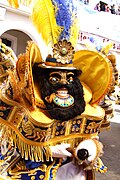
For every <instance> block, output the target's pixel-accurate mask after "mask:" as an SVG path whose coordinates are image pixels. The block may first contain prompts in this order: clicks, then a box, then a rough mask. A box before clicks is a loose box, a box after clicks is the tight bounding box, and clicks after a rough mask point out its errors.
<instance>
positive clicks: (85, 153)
mask: <svg viewBox="0 0 120 180" xmlns="http://www.w3.org/2000/svg"><path fill="white" fill-rule="evenodd" d="M77 157H78V158H79V159H80V160H85V159H87V158H88V157H89V153H88V150H87V149H79V150H78V152H77Z"/></svg>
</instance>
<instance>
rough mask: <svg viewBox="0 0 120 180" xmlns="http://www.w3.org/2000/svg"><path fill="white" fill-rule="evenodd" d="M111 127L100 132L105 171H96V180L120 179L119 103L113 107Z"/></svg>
mask: <svg viewBox="0 0 120 180" xmlns="http://www.w3.org/2000/svg"><path fill="white" fill-rule="evenodd" d="M110 121H111V129H110V130H106V131H103V132H101V133H100V141H101V142H102V143H103V145H104V154H103V156H102V158H101V159H102V161H103V163H104V165H105V166H107V168H108V171H107V172H106V173H102V174H100V173H98V172H97V173H96V180H109V179H110V180H120V105H115V107H114V117H113V118H112V119H111V120H110Z"/></svg>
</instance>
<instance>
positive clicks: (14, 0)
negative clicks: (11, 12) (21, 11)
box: [8, 0, 19, 9]
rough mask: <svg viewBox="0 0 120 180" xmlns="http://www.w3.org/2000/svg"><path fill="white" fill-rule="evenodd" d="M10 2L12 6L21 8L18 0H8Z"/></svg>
mask: <svg viewBox="0 0 120 180" xmlns="http://www.w3.org/2000/svg"><path fill="white" fill-rule="evenodd" d="M8 3H9V4H10V6H12V7H14V8H16V9H17V8H19V3H18V0H8Z"/></svg>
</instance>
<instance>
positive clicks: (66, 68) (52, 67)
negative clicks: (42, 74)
mask: <svg viewBox="0 0 120 180" xmlns="http://www.w3.org/2000/svg"><path fill="white" fill-rule="evenodd" d="M38 66H39V67H42V68H48V69H62V70H77V68H75V67H73V66H50V65H46V64H45V63H42V64H39V65H38Z"/></svg>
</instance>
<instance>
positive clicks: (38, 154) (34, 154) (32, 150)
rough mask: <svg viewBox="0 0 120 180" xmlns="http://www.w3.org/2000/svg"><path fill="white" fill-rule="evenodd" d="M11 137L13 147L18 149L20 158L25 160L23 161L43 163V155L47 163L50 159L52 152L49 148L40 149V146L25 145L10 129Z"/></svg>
mask: <svg viewBox="0 0 120 180" xmlns="http://www.w3.org/2000/svg"><path fill="white" fill-rule="evenodd" d="M11 136H12V139H13V141H14V145H15V147H18V149H19V152H20V153H21V156H22V158H25V160H28V159H29V158H30V160H32V161H36V162H38V161H42V162H43V161H44V155H45V157H46V160H47V161H48V160H49V159H50V158H51V159H52V152H51V150H50V148H49V146H46V147H40V146H34V145H29V144H26V143H25V142H23V141H21V139H20V138H19V136H18V135H17V134H16V133H15V131H14V130H12V129H11ZM43 154H44V155H43Z"/></svg>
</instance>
